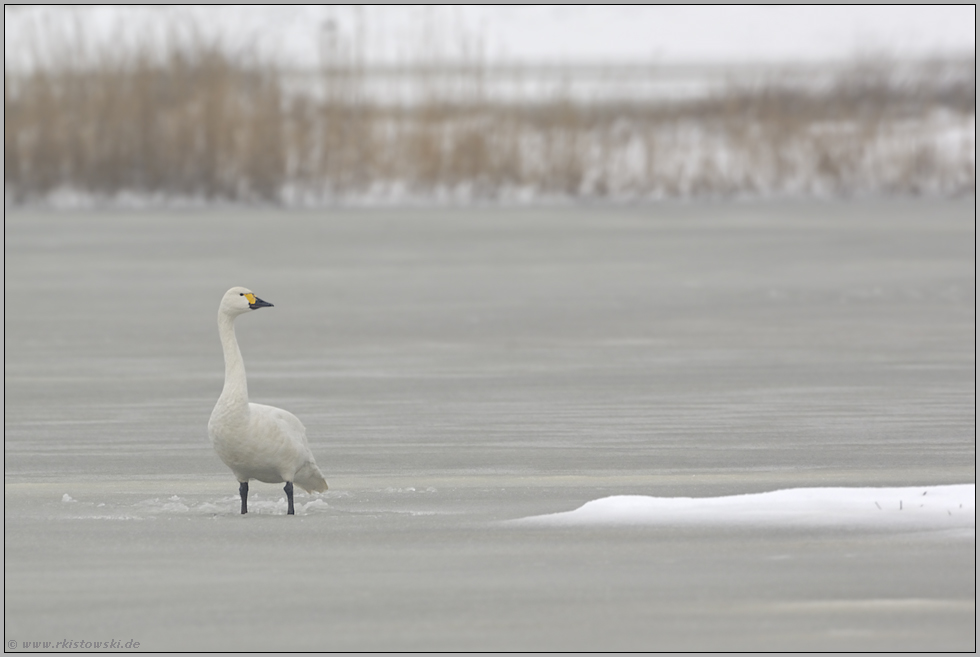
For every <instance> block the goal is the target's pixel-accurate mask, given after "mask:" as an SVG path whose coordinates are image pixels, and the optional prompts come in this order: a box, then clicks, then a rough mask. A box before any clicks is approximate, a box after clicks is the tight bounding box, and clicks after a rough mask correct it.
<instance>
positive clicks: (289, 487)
mask: <svg viewBox="0 0 980 657" xmlns="http://www.w3.org/2000/svg"><path fill="white" fill-rule="evenodd" d="M283 490H284V491H286V501H287V502H288V503H289V509H288V510H287V511H286V515H287V516H293V515H296V512H295V511H294V510H293V482H291V481H287V482H286V485H285V486H283Z"/></svg>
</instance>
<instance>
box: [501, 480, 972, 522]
mask: <svg viewBox="0 0 980 657" xmlns="http://www.w3.org/2000/svg"><path fill="white" fill-rule="evenodd" d="M975 513H976V485H975V484H961V485H955V486H923V487H905V488H791V489H787V490H777V491H772V492H769V493H755V494H749V495H731V496H726V497H707V498H692V497H648V496H645V495H616V496H612V497H605V498H602V499H598V500H593V501H591V502H587V503H586V504H584V505H583V506H581V507H579V508H578V509H576V510H574V511H567V512H564V513H552V514H548V515H542V516H531V517H528V518H520V519H517V520H512V521H509V524H519V525H549V526H578V525H688V526H712V525H719V526H720V525H767V526H774V525H775V526H779V525H782V526H822V527H831V526H870V527H873V526H900V527H909V528H936V529H940V528H943V529H951V528H975V526H976V516H975Z"/></svg>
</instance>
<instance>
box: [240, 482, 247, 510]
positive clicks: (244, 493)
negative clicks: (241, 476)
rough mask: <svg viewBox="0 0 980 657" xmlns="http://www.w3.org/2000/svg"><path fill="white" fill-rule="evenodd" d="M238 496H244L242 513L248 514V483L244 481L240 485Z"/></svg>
mask: <svg viewBox="0 0 980 657" xmlns="http://www.w3.org/2000/svg"><path fill="white" fill-rule="evenodd" d="M238 494H239V495H241V496H242V513H243V514H245V513H248V482H247V481H243V482H242V483H240V484H239V485H238Z"/></svg>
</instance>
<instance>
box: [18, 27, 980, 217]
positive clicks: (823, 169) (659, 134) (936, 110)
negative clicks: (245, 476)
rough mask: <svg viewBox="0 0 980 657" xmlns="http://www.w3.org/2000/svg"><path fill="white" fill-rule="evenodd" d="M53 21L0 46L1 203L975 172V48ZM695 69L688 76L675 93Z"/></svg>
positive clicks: (587, 188)
mask: <svg viewBox="0 0 980 657" xmlns="http://www.w3.org/2000/svg"><path fill="white" fill-rule="evenodd" d="M52 29H53V28H52ZM58 29H60V32H59V34H58V35H57V38H50V35H47V36H48V38H44V39H41V38H38V39H36V40H33V41H32V40H30V39H28V40H27V42H28V43H33V44H35V45H34V46H32V47H30V48H27V49H26V51H25V52H23V53H20V54H21V56H20V57H19V58H18V60H17V65H16V66H15V67H14V66H10V65H8V63H7V59H6V58H5V69H4V184H5V202H6V203H7V204H22V203H32V202H48V201H51V200H52V199H55V200H57V199H58V198H76V197H84V198H88V199H96V200H102V201H107V202H111V201H113V200H119V199H124V198H130V199H136V200H142V201H150V202H153V201H156V202H163V203H166V202H172V201H174V200H185V201H186V200H189V201H195V202H201V201H203V202H215V201H219V202H222V201H228V202H261V203H281V204H286V205H290V206H304V205H318V204H324V203H327V204H329V203H335V202H355V203H356V202H372V201H386V200H390V201H396V202H399V201H406V200H423V201H437V202H439V201H442V202H471V201H480V200H487V201H505V202H513V201H527V200H532V201H533V200H555V199H608V200H613V201H620V200H644V199H659V198H689V197H705V196H707V197H740V196H770V195H791V196H795V195H804V196H806V195H815V196H850V195H881V194H888V195H892V194H901V195H914V194H939V195H956V194H971V193H974V192H975V188H976V161H975V116H976V100H975V99H976V67H975V60H974V58H973V56H972V55H971V56H969V57H933V58H919V59H896V58H889V57H884V56H876V57H861V58H854V59H852V60H850V61H847V62H837V63H835V64H833V65H831V64H823V65H821V64H813V63H811V64H797V65H789V64H787V65H783V66H775V65H771V66H768V67H763V68H759V67H750V66H746V65H731V66H727V67H726V66H722V65H714V66H700V67H691V66H688V67H685V66H682V65H654V64H647V63H637V64H625V63H620V64H595V65H583V64H581V63H579V64H568V65H561V64H552V65H541V64H534V63H524V64H521V63H509V64H500V63H492V62H488V61H487V59H486V58H485V57H484V56H483V55H482V54H481V51H480V48H479V47H477V46H474V47H472V48H469V49H467V48H462V49H461V52H459V53H457V54H456V56H454V58H453V59H452V60H451V61H450V60H447V59H446V58H434V57H432V56H431V53H432V48H431V46H428V45H426V43H420V44H419V46H418V49H417V52H416V53H415V54H414V55H413V56H412V57H408V58H406V60H405V62H404V63H403V64H391V63H388V64H378V63H369V62H368V61H367V60H366V58H365V56H364V51H365V43H364V37H363V34H362V31H359V30H357V29H353V30H349V31H347V32H344V31H342V30H341V29H340V28H339V27H338V26H337V25H336V24H334V23H331V22H326V23H324V24H323V25H321V26H318V28H317V29H319V30H320V31H321V35H320V43H321V48H320V53H319V61H318V62H317V63H316V64H315V65H313V66H309V67H305V68H297V67H295V66H289V65H286V64H283V63H282V62H281V61H277V60H276V59H275V58H274V57H271V56H267V55H264V54H262V52H261V51H260V50H258V49H255V50H244V49H242V48H240V47H232V46H229V45H227V44H225V43H223V42H222V41H221V40H220V39H217V38H213V37H210V36H204V34H203V33H202V32H201V31H200V30H195V29H194V28H193V26H186V25H184V26H172V27H170V28H167V29H164V30H162V31H161V30H157V31H155V32H153V33H152V34H151V33H149V32H147V33H145V34H141V33H139V32H138V31H136V32H132V31H130V32H127V33H125V34H122V33H121V34H120V35H119V38H118V39H116V40H114V41H112V42H111V43H110V44H107V43H105V42H98V43H97V42H95V41H94V40H93V39H91V38H90V37H89V36H88V35H87V33H86V29H85V27H84V26H82V25H79V24H75V25H74V26H69V27H67V28H66V27H63V26H62V27H60V28H58ZM428 38H429V40H430V41H431V40H432V39H438V38H439V35H435V36H433V35H431V34H430V35H429V36H428ZM446 38H449V37H448V36H447V37H446ZM453 38H457V39H459V38H460V36H459V35H453ZM691 80H695V81H700V86H698V89H699V91H695V92H677V89H678V88H680V87H682V86H683V84H682V83H684V82H685V81H688V82H689V81H691ZM678 81H680V82H678ZM674 83H676V84H674ZM671 84H674V86H673V87H671V86H670V85H671ZM678 85H680V87H679V86H678ZM695 86H697V85H695ZM665 89H666V90H669V91H664V90H665Z"/></svg>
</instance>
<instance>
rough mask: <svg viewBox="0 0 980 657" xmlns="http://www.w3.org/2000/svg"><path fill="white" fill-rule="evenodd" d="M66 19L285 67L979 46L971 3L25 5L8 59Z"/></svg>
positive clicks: (9, 41)
mask: <svg viewBox="0 0 980 657" xmlns="http://www.w3.org/2000/svg"><path fill="white" fill-rule="evenodd" d="M68 16H73V17H77V18H78V21H77V24H78V25H81V26H83V30H84V31H85V32H86V34H88V35H90V36H93V37H94V38H97V39H103V40H105V39H112V38H115V37H114V36H113V35H118V34H120V33H128V34H134V33H137V32H138V31H139V30H140V29H141V28H143V27H145V26H157V27H158V26H160V25H162V24H167V23H169V22H176V23H179V24H181V25H185V26H186V25H189V24H193V25H195V27H196V28H197V29H200V30H201V31H202V32H203V33H206V34H216V35H220V36H221V37H222V38H223V39H225V40H226V41H227V42H228V43H229V44H231V45H235V46H237V47H244V48H253V49H256V50H260V51H262V52H264V53H266V54H270V55H275V56H277V57H280V58H283V59H285V60H288V61H290V62H292V63H314V62H315V61H316V60H317V53H318V51H319V50H318V49H319V46H320V44H321V43H322V36H323V35H324V34H325V33H326V31H325V25H326V24H327V21H330V20H332V21H333V24H334V25H335V26H337V27H336V29H337V31H338V32H339V33H341V34H342V35H344V36H347V37H350V36H353V35H354V34H360V35H361V39H360V41H361V43H362V44H364V50H365V54H366V56H367V58H368V59H372V60H387V61H392V60H399V59H404V58H405V57H406V56H407V55H408V56H413V57H416V58H417V57H418V56H419V55H421V54H428V55H433V56H443V57H445V56H453V55H457V54H459V53H461V52H468V53H469V54H470V55H474V54H480V55H481V56H482V57H483V58H484V59H486V60H490V61H494V60H524V61H527V60H533V61H588V62H595V61H657V62H678V61H701V62H726V61H733V60H736V61H759V60H761V61H786V60H815V59H817V60H819V59H841V58H848V57H853V56H855V55H876V54H887V55H890V56H916V55H926V54H937V53H965V52H974V51H975V48H976V9H975V7H974V6H973V5H955V6H954V5H945V6H934V5H922V6H881V5H875V6H871V5H868V6H858V7H851V6H830V7H828V6H794V7H788V6H782V7H766V6H744V7H742V6H713V7H687V6H667V7H664V6H625V5H619V6H607V5H603V6H572V7H570V6H557V5H537V6H505V7H500V6H459V7H432V6H418V5H415V6H390V5H389V6H365V7H361V8H352V7H351V6H343V7H327V6H322V5H317V6H288V5H260V6H252V5H246V6H231V5H227V6H214V5H212V6H196V7H195V6H169V7H167V6H164V7H161V6H157V7H137V6H129V7H109V6H94V7H93V6H87V7H75V8H70V9H65V8H55V7H50V6H40V7H39V6H32V7H23V8H19V9H16V8H15V9H12V10H10V9H7V10H5V12H4V18H5V21H4V23H5V25H4V34H5V53H6V55H7V56H8V57H10V56H12V55H13V56H16V51H17V49H21V48H24V47H25V46H26V45H27V44H26V43H25V40H37V39H39V38H44V35H46V34H56V33H58V29H61V30H62V31H63V29H64V27H63V26H64V25H65V24H66V23H67V22H68V21H67V20H66V17H68ZM71 20H72V21H74V20H75V19H71ZM57 26H61V27H60V28H58V29H53V28H57ZM422 51H426V52H425V53H423V52H422Z"/></svg>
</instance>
